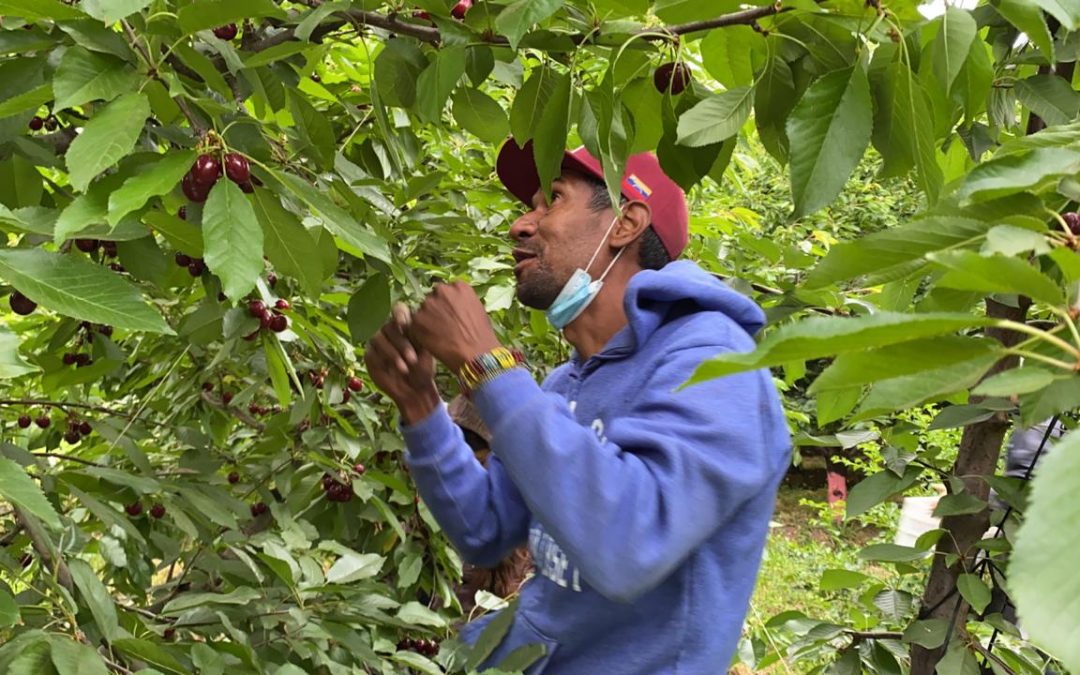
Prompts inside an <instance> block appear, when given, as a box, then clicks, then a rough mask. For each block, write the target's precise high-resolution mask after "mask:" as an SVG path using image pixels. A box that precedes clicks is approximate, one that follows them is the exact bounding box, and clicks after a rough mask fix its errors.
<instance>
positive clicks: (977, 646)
mask: <svg viewBox="0 0 1080 675" xmlns="http://www.w3.org/2000/svg"><path fill="white" fill-rule="evenodd" d="M971 646H972V647H974V648H975V651H977V652H979V653H980V654H982V655H983V656H984V657H986V658H987V659H989V660H990V661H993V662H994V663H995V664H997V666H998V667H999V668H1001V670H1002V672H1004V673H1005V674H1006V675H1016V671H1015V670H1013V669H1012V668H1010V667H1009V664H1007V663H1005V662H1004V661H1002V660H1001V657H999V656H995V655H994V653H993V652H992V651H990V650H989V649H987V648H986V647H983V646H982V643H980V642H979V641H978V640H973V641H972V642H971Z"/></svg>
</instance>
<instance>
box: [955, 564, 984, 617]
mask: <svg viewBox="0 0 1080 675" xmlns="http://www.w3.org/2000/svg"><path fill="white" fill-rule="evenodd" d="M956 589H957V590H958V591H960V595H962V596H964V600H967V602H968V604H969V605H971V608H972V609H973V610H975V613H976V614H982V612H983V610H984V609H986V606H987V605H989V604H990V589H989V587H987V585H986V583H984V582H983V580H982V579H980V578H979V577H977V576H976V575H974V574H961V575H960V576H959V577H957V578H956Z"/></svg>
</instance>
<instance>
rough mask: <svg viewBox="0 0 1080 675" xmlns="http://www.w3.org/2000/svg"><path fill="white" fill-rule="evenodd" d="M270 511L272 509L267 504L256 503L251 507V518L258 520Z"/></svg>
mask: <svg viewBox="0 0 1080 675" xmlns="http://www.w3.org/2000/svg"><path fill="white" fill-rule="evenodd" d="M269 510H270V507H269V506H267V505H266V503H265V502H255V503H254V504H252V505H251V517H252V518H258V517H259V516H261V515H262V514H264V513H266V512H267V511H269Z"/></svg>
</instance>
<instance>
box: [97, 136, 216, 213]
mask: <svg viewBox="0 0 1080 675" xmlns="http://www.w3.org/2000/svg"><path fill="white" fill-rule="evenodd" d="M194 161H195V151H193V150H173V151H170V152H169V153H168V154H166V155H162V156H161V158H160V159H158V160H157V161H155V162H154V163H153V164H151V165H149V166H148V167H146V168H145V169H144V170H143V172H142V173H140V174H138V175H136V176H132V177H131V178H128V179H127V180H126V181H124V184H123V186H121V187H120V189H119V190H116V191H115V192H113V193H112V194H110V195H109V215H108V217H107V219H108V221H109V224H110V225H116V224H117V223H119V222H120V220H121V219H122V218H123V217H124V216H126V215H127V214H129V213H131V212H132V211H135V210H138V209H141V208H142V207H143V204H145V203H146V201H147V200H148V199H150V198H151V197H156V196H158V195H163V194H166V193H167V192H170V191H171V190H173V189H174V188H175V187H176V186H177V184H178V183H179V182H180V180H181V179H182V178H183V177H184V174H186V173H187V172H188V170H189V169H191V165H192V163H193V162H194Z"/></svg>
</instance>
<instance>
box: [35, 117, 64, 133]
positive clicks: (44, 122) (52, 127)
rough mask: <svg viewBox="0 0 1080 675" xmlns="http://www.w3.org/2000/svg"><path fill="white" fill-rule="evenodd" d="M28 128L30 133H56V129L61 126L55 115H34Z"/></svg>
mask: <svg viewBox="0 0 1080 675" xmlns="http://www.w3.org/2000/svg"><path fill="white" fill-rule="evenodd" d="M27 126H29V127H30V131H41V130H42V129H44V130H46V131H56V127H58V126H60V123H59V122H58V121H57V119H56V117H55V116H54V115H49V116H48V117H39V116H38V115H34V116H33V117H31V118H30V122H29V123H28V124H27Z"/></svg>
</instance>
